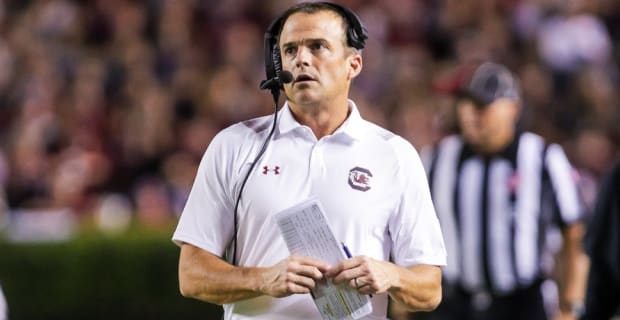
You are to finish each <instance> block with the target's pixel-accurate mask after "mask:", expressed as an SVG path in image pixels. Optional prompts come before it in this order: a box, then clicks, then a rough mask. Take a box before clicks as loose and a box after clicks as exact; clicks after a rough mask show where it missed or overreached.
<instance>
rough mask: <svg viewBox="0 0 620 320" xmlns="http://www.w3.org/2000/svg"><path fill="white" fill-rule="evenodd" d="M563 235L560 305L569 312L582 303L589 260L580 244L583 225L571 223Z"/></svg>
mask: <svg viewBox="0 0 620 320" xmlns="http://www.w3.org/2000/svg"><path fill="white" fill-rule="evenodd" d="M563 235H564V248H563V252H562V256H561V265H562V266H564V272H563V274H562V278H561V280H560V282H561V284H560V288H561V292H560V307H561V309H562V311H563V312H571V311H573V310H572V309H573V308H574V307H575V306H577V305H580V304H581V305H582V304H583V301H584V300H583V299H584V295H585V286H586V282H587V280H586V279H587V274H588V268H589V261H588V257H587V256H586V255H585V254H584V252H583V248H582V245H581V240H582V239H583V225H582V224H575V225H571V226H569V227H568V228H567V229H566V230H564V234H563Z"/></svg>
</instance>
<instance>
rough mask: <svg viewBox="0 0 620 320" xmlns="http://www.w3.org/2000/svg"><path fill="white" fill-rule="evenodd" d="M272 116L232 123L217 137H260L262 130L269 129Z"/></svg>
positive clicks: (233, 139) (228, 138) (238, 138)
mask: <svg viewBox="0 0 620 320" xmlns="http://www.w3.org/2000/svg"><path fill="white" fill-rule="evenodd" d="M272 120H273V116H272V115H268V116H261V117H256V118H252V119H248V120H244V121H240V122H237V123H234V124H232V125H230V126H228V127H226V128H224V129H222V130H221V131H220V132H219V133H218V134H217V137H218V139H220V140H227V141H228V140H232V141H236V140H246V139H252V138H253V137H261V136H262V135H263V133H264V132H266V131H267V130H269V129H271V125H272Z"/></svg>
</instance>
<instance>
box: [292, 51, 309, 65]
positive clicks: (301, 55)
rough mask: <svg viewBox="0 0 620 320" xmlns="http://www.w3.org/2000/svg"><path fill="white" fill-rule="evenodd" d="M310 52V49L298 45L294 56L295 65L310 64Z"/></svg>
mask: <svg viewBox="0 0 620 320" xmlns="http://www.w3.org/2000/svg"><path fill="white" fill-rule="evenodd" d="M310 59H311V54H310V50H308V48H305V47H300V48H299V49H298V50H297V56H296V57H295V66H297V67H301V66H302V65H303V66H309V65H310Z"/></svg>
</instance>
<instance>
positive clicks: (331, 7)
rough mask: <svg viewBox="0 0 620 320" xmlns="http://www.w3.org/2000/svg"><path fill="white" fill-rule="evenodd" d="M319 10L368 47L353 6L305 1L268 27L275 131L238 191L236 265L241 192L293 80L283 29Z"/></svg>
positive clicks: (355, 43)
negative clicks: (300, 14) (334, 15)
mask: <svg viewBox="0 0 620 320" xmlns="http://www.w3.org/2000/svg"><path fill="white" fill-rule="evenodd" d="M319 11H333V12H336V13H337V14H338V15H340V16H341V17H342V18H343V19H344V23H345V29H346V32H347V45H348V46H349V47H352V48H355V49H358V50H362V49H363V48H364V47H365V46H366V40H367V39H368V31H367V30H366V27H365V26H364V25H363V24H362V21H361V20H360V18H359V17H358V16H357V15H356V14H355V13H354V12H353V11H351V10H350V9H348V8H346V7H343V6H341V5H338V4H335V3H333V2H320V1H319V2H302V3H299V4H297V5H295V6H292V7H290V8H289V9H288V10H286V11H285V12H284V13H283V14H282V15H281V16H280V17H278V18H276V19H275V20H274V21H273V22H272V23H271V24H270V25H269V27H268V28H267V31H266V32H265V38H264V50H265V75H266V76H267V79H265V80H262V81H261V83H260V86H259V87H260V89H262V90H267V89H268V90H270V91H271V95H272V96H273V101H274V112H273V122H272V126H271V131H269V134H268V135H267V138H265V141H264V142H263V145H262V147H261V149H260V151H259V152H258V154H257V155H256V157H255V158H254V161H253V162H252V164H251V165H250V168H249V170H248V171H247V173H246V174H245V177H244V178H243V181H242V182H241V187H240V188H239V192H238V193H237V198H236V200H235V207H234V212H233V214H234V218H233V224H234V231H233V239H232V241H233V243H232V257H227V260H228V261H230V262H232V264H233V265H236V261H237V231H238V230H237V229H238V217H237V211H238V209H239V203H240V202H241V195H242V193H243V189H244V188H245V185H246V183H247V181H248V179H249V177H250V174H251V173H252V171H254V167H255V166H256V164H257V163H258V161H259V160H260V158H261V157H262V156H263V154H264V153H265V151H266V150H267V146H268V145H269V142H270V141H271V138H272V136H273V133H274V132H275V128H276V124H277V118H278V100H279V98H280V91H281V90H284V83H289V82H291V81H293V74H291V73H290V72H289V71H285V70H282V57H281V54H280V48H279V46H278V42H279V38H280V32H281V31H282V27H283V26H284V23H285V22H286V20H287V19H288V17H290V16H291V15H292V14H294V13H298V12H303V13H316V12H319Z"/></svg>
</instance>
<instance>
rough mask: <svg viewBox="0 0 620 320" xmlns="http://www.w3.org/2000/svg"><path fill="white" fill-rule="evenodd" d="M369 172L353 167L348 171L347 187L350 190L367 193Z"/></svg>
mask: <svg viewBox="0 0 620 320" xmlns="http://www.w3.org/2000/svg"><path fill="white" fill-rule="evenodd" d="M370 177H372V173H370V170H368V169H365V168H360V167H355V168H353V169H351V170H349V185H350V186H351V188H353V189H355V190H359V191H368V190H369V189H370Z"/></svg>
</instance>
